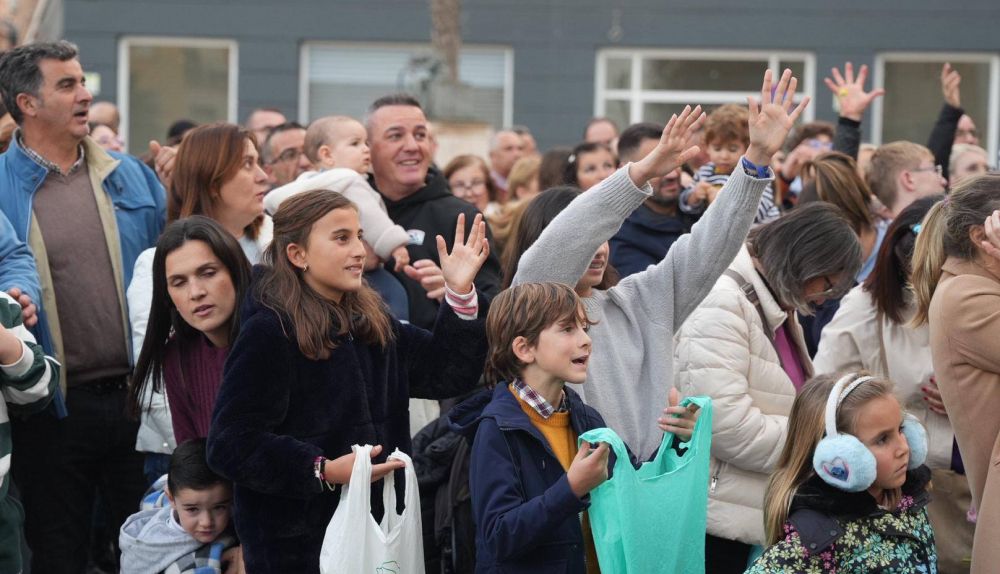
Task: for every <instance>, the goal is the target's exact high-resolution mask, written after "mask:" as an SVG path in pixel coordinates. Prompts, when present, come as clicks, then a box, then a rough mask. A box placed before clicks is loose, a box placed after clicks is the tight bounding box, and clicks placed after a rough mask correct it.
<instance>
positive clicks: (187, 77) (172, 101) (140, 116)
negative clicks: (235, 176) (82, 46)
mask: <svg viewBox="0 0 1000 574" xmlns="http://www.w3.org/2000/svg"><path fill="white" fill-rule="evenodd" d="M237 69H238V65H237V47H236V42H233V41H229V40H211V39H200V38H124V39H122V41H121V43H120V44H119V57H118V94H119V96H118V100H119V109H120V112H121V115H122V130H123V131H124V132H125V133H124V135H125V136H126V137H125V141H126V143H128V147H129V151H130V152H131V153H136V154H141V153H143V152H144V151H145V150H146V143H147V142H149V140H151V139H155V140H158V141H160V142H163V141H164V140H165V139H166V135H167V129H168V128H169V127H170V125H171V124H172V123H174V122H175V121H177V120H182V119H186V120H191V121H194V122H196V123H199V124H200V123H206V122H213V121H230V122H235V121H236V85H237V84H236V75H237Z"/></svg>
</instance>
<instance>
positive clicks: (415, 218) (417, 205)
mask: <svg viewBox="0 0 1000 574" xmlns="http://www.w3.org/2000/svg"><path fill="white" fill-rule="evenodd" d="M370 182H371V184H372V186H373V187H374V185H375V182H374V179H370ZM383 199H384V200H385V206H386V208H387V209H388V211H389V217H390V218H392V220H393V221H394V222H395V223H396V224H397V225H401V226H402V227H403V229H405V230H406V231H407V233H409V234H410V245H409V246H408V247H407V250H408V251H409V252H410V261H411V262H413V261H418V260H420V259H430V260H431V261H433V262H434V263H437V264H440V261H439V260H438V252H437V240H436V239H435V238H436V237H437V236H438V235H440V236H442V237H444V240H445V244H446V245H447V246H448V248H449V249H451V247H452V245H454V243H455V220H456V219H457V218H458V214H459V213H464V214H465V233H466V237H468V234H469V230H470V229H471V228H472V221H473V220H474V219H475V217H476V214H478V213H479V211H478V210H477V209H476V208H475V207H474V206H473V205H472V204H471V203H468V202H467V201H463V200H461V199H459V198H457V197H455V196H454V195H452V193H451V191H450V190H449V189H448V182H447V181H446V180H445V179H444V177H443V176H442V175H441V174H440V172H438V171H437V170H435V169H433V168H432V169H431V170H429V171H428V172H427V180H426V183H425V184H424V187H422V188H420V189H419V190H418V191H416V192H415V193H414V194H413V195H410V196H409V197H406V198H403V199H401V200H399V201H392V200H390V199H389V198H387V197H384V196H383ZM487 238H488V239H489V241H490V247H491V249H490V255H489V257H488V258H487V259H486V262H485V263H483V267H482V269H480V270H479V274H478V275H476V288H477V289H479V290H480V291H482V292H483V293H486V294H487V295H489V296H490V297H493V296H495V295H496V294H497V293H499V292H500V282H501V277H502V274H501V271H500V260H499V259H498V258H497V254H496V249H495V245H494V244H493V235H492V234H491V233H490V232H489V230H487ZM396 277H397V278H398V279H399V281H400V282H401V283H402V284H403V286H404V287H406V294H407V295H408V296H409V299H410V322H411V323H413V324H414V325H417V326H418V327H423V328H424V329H429V328H430V327H431V325H433V324H434V318H435V317H437V308H438V303H437V301H434V300H432V299H428V298H427V291H426V290H425V289H424V288H423V287H421V285H420V283H418V282H416V281H414V280H412V279H410V278H409V277H407V276H406V274H404V273H398V274H396Z"/></svg>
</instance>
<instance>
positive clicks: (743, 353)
mask: <svg viewBox="0 0 1000 574" xmlns="http://www.w3.org/2000/svg"><path fill="white" fill-rule="evenodd" d="M729 269H731V270H733V271H735V272H737V273H739V274H740V275H741V276H742V277H743V278H744V279H746V280H747V281H749V282H750V283H752V284H753V287H754V290H755V291H756V293H757V296H758V298H759V299H760V303H761V306H762V308H763V311H764V316H765V317H766V320H767V326H766V328H767V330H768V331H769V332H770V333H771V334H772V336H773V334H774V332H775V331H776V330H777V329H778V327H780V326H781V325H782V323H785V322H786V321H787V324H788V331H789V335H790V338H791V340H792V343H793V344H794V345H795V346H796V347H797V348H798V351H799V356H800V357H801V359H802V364H803V367H804V370H805V373H806V376H807V377H808V376H811V375H812V364H811V362H810V360H809V356H808V354H807V353H806V350H805V349H806V346H805V341H804V339H803V337H802V328H801V327H800V326H799V323H798V320H797V319H796V318H795V314H794V313H788V312H786V311H784V310H783V309H782V308H781V306H780V305H778V302H777V301H775V299H774V297H773V296H772V295H771V292H770V291H769V290H768V288H767V286H766V285H765V283H764V281H763V279H761V277H760V275H759V274H758V273H757V270H756V269H755V268H754V265H753V259H752V258H751V257H750V254H749V253H748V252H747V249H746V247H744V248H743V249H741V250H740V253H739V254H738V255H737V256H736V259H734V260H733V262H732V263H731V264H730V265H729ZM764 329H765V326H764V325H762V324H761V318H760V314H759V313H758V312H757V308H756V307H755V306H754V305H753V303H751V302H750V300H749V299H748V298H747V296H746V295H745V294H744V293H743V291H742V290H741V289H740V285H739V283H738V282H737V281H736V280H734V279H732V278H730V277H728V276H725V275H723V276H722V277H720V278H719V280H718V281H717V282H716V283H715V286H714V287H713V288H712V291H711V292H710V293H709V294H708V296H707V297H706V298H705V300H704V301H702V303H701V305H699V306H698V308H697V309H696V310H695V312H694V313H692V314H691V316H690V317H688V319H687V321H685V322H684V325H683V326H681V329H680V331H678V333H677V335H676V342H675V347H674V349H675V351H674V365H675V368H676V375H675V380H676V381H677V386H678V389H679V390H680V391H681V393H683V394H684V395H707V396H709V397H711V398H712V459H711V463H710V464H711V470H710V476H711V478H710V484H709V485H708V487H709V499H708V533H709V534H712V535H714V536H718V537H720V538H725V539H728V540H738V541H740V542H743V543H747V544H763V543H764V513H763V506H764V490H765V488H766V487H767V481H768V478H769V476H770V473H771V471H772V470H774V467H775V464H776V463H777V461H778V457H779V455H780V454H781V449H782V448H783V447H784V444H785V436H786V433H787V429H788V414H789V413H790V412H791V408H792V401H794V399H795V386H794V385H793V384H792V381H791V379H790V378H789V377H788V375H786V374H785V371H784V369H783V368H782V367H781V361H780V359H779V358H778V353H777V351H775V350H774V346H773V345H772V344H771V341H770V339H769V338H768V336H767V335H766V334H765V331H764Z"/></svg>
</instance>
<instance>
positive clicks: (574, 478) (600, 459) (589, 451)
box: [566, 441, 611, 498]
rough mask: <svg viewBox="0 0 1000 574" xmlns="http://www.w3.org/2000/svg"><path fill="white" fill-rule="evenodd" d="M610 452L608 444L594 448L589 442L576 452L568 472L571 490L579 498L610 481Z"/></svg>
mask: <svg viewBox="0 0 1000 574" xmlns="http://www.w3.org/2000/svg"><path fill="white" fill-rule="evenodd" d="M610 452H611V450H610V449H609V448H608V443H606V442H602V443H598V444H597V448H592V447H591V444H590V443H589V442H587V441H583V442H582V443H580V450H578V451H576V456H575V457H574V458H573V462H572V463H570V465H569V470H567V471H566V478H568V479H569V488H570V490H572V491H573V494H575V495H576V496H577V498H583V497H584V496H586V495H587V493H588V492H590V491H591V490H594V489H595V488H597V487H598V486H600V484H601V483H603V482H604V481H605V480H607V479H608V456H609V454H610Z"/></svg>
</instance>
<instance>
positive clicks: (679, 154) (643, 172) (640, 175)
mask: <svg viewBox="0 0 1000 574" xmlns="http://www.w3.org/2000/svg"><path fill="white" fill-rule="evenodd" d="M704 120H705V113H704V112H702V111H701V106H696V107H695V108H694V109H693V110H692V109H691V106H685V107H684V111H682V112H681V115H679V116H678V115H677V114H674V115H673V116H671V117H670V121H669V122H667V127H665V128H663V135H662V136H661V137H660V143H659V144H658V145H657V146H656V147H655V148H653V151H651V152H649V154H648V155H647V156H646V157H644V158H642V159H641V160H639V161H638V162H636V163H633V164H631V165H630V166H629V170H628V175H629V177H630V178H631V179H632V182H633V183H635V184H636V185H639V186H642V185H645V183H646V182H647V181H649V180H651V179H653V178H654V177H662V176H664V175H667V174H668V173H670V172H672V171H674V170H675V169H677V168H678V167H680V166H681V165H682V164H684V162H686V161H687V160H689V159H691V158H692V157H694V156H696V155H698V151H699V148H698V146H696V145H688V144H689V142H690V141H692V138H693V136H694V132H696V131H697V130H698V127H699V126H700V125H701V123H702V122H703V121H704Z"/></svg>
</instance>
